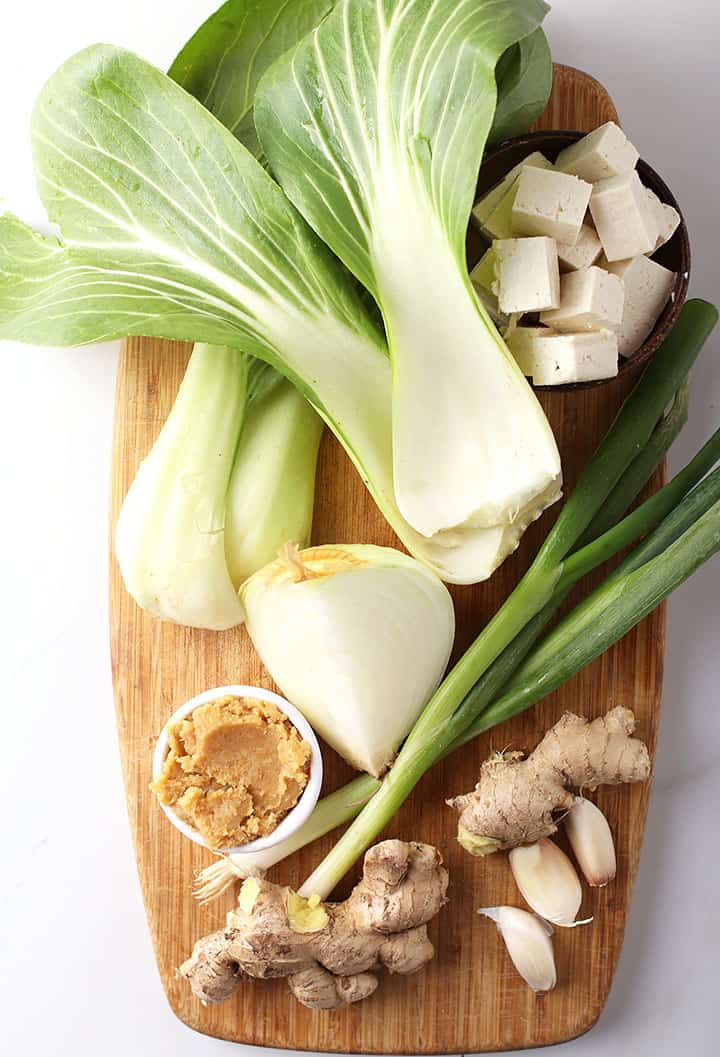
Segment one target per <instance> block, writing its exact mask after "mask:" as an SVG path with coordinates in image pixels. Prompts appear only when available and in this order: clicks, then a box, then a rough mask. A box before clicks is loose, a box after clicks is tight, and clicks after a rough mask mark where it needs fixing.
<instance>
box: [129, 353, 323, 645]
mask: <svg viewBox="0 0 720 1057" xmlns="http://www.w3.org/2000/svg"><path fill="white" fill-rule="evenodd" d="M321 432H322V422H321V420H320V418H318V416H317V415H316V414H315V412H314V411H313V409H312V408H311V407H310V405H309V404H308V403H307V401H306V400H304V399H303V397H302V396H301V395H300V394H299V393H298V392H297V390H295V389H294V388H293V386H292V385H290V383H289V382H287V381H286V380H285V379H284V378H283V377H282V376H281V375H279V374H277V372H275V371H273V370H272V368H269V367H266V365H265V364H263V363H261V362H260V361H258V360H253V359H252V357H250V356H247V355H245V354H244V353H242V352H240V351H239V350H238V349H230V348H225V347H219V346H212V345H196V346H195V348H194V349H193V352H192V355H191V357H190V361H189V363H188V367H187V371H186V373H185V377H184V378H183V381H182V383H181V386H180V390H179V392H178V395H177V398H176V400H175V403H174V405H173V408H172V410H171V412H170V414H169V416H168V418H167V420H166V422H165V425H164V426H163V428H162V430H161V432H160V435H159V437H158V438H157V440H156V442H155V444H154V445H153V447H152V449H151V451H150V453H149V454H148V456H147V457H146V458H145V459H144V460H143V461H142V463H141V464H140V467H139V469H138V472H137V474H136V476H135V479H134V480H133V482H132V484H131V486H130V489H129V491H128V493H127V496H126V497H125V501H124V502H123V505H122V508H121V510H120V516H119V518H118V523H117V527H116V531H115V554H116V557H117V560H118V564H119V566H120V571H121V573H122V576H123V580H124V582H125V586H126V588H127V590H128V592H129V593H130V594H131V595H132V596H133V598H134V599H135V601H136V602H137V603H138V604H139V605H140V606H142V608H143V609H146V610H147V611H148V612H149V613H151V614H152V615H153V616H156V617H159V618H160V619H162V620H172V621H175V622H176V623H178V624H186V625H189V626H191V627H202V628H212V629H215V630H220V629H222V628H229V627H233V626H234V625H235V624H239V623H240V622H241V621H242V619H243V610H242V607H241V605H240V602H239V600H238V596H237V590H238V588H239V586H240V584H241V583H242V582H243V581H244V580H245V579H247V577H248V576H250V575H251V574H252V573H253V572H255V571H256V570H257V569H259V568H261V567H262V566H263V565H265V564H266V563H267V562H269V561H271V559H272V558H274V557H275V554H276V553H277V550H278V548H279V547H281V546H282V545H283V544H284V543H286V541H287V540H288V539H296V540H298V541H299V542H306V541H308V540H309V538H310V528H311V525H312V510H313V493H314V487H315V463H316V459H317V451H318V445H319V443H320V434H321Z"/></svg>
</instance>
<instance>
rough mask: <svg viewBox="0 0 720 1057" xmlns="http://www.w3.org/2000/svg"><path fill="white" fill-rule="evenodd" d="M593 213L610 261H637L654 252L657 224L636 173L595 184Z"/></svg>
mask: <svg viewBox="0 0 720 1057" xmlns="http://www.w3.org/2000/svg"><path fill="white" fill-rule="evenodd" d="M590 212H591V214H592V218H593V220H594V222H595V229H596V231H597V233H598V235H599V237H600V241H601V242H602V247H603V250H604V252H605V256H606V257H607V259H608V260H609V261H622V260H626V259H627V258H629V257H637V256H638V254H640V253H651V252H652V251H653V249H654V248H655V243H656V241H657V237H658V228H657V222H656V220H655V215H654V213H653V211H652V209H651V207H650V202H649V201H648V197H647V195H646V194H645V188H644V187H643V185H642V183H641V182H640V177H639V176H638V174H637V173H636V172H629V173H625V174H624V175H623V176H610V177H609V178H608V179H607V180H600V181H598V183H596V184H594V185H593V192H592V197H591V198H590Z"/></svg>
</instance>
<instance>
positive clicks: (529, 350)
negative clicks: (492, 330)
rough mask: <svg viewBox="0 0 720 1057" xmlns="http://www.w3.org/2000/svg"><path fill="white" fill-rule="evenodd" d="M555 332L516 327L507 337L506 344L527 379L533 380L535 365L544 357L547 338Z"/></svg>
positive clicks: (543, 328)
mask: <svg viewBox="0 0 720 1057" xmlns="http://www.w3.org/2000/svg"><path fill="white" fill-rule="evenodd" d="M554 333H555V331H554V330H551V329H550V328H549V327H515V329H514V330H513V331H512V332H511V333H510V334H507V335H506V337H505V344H506V345H507V347H508V348H509V349H510V352H511V353H512V354H513V358H514V360H515V362H516V363H517V365H518V367H519V368H520V370H521V371H522V373H523V374H524V375H525V377H526V378H532V376H533V371H534V370H535V364H536V362H537V361H538V358H541V357H542V347H543V341H544V339H545V338H548V337H550V335H551V334H554Z"/></svg>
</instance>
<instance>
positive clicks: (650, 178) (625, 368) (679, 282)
mask: <svg viewBox="0 0 720 1057" xmlns="http://www.w3.org/2000/svg"><path fill="white" fill-rule="evenodd" d="M585 135H586V133H585V132H570V131H561V130H557V131H556V130H551V131H541V132H528V133H527V134H526V135H524V136H516V137H515V138H514V139H509V140H506V141H505V142H504V143H501V144H500V145H499V146H498V147H496V148H495V149H494V150H492V151H490V152H489V153H488V154H487V155H486V156H485V159H484V160H483V163H482V166H481V168H480V176H479V178H478V185H477V198H480V197H482V195H484V194H486V192H487V191H489V190H490V188H491V187H494V186H495V184H497V183H499V182H500V180H502V178H503V176H505V175H506V173H508V172H509V171H510V169H512V167H513V166H514V165H517V163H518V162H520V161H522V160H523V158H526V157H527V156H528V154H531V153H532V152H533V151H536V150H539V151H542V153H543V154H544V155H545V157H546V158H547V159H548V161H555V159H556V158H557V156H558V154H559V153H560V151H561V150H562V149H563V148H564V147H567V146H569V145H570V144H571V143H574V142H575V141H576V140H579V139H582V137H583V136H585ZM637 171H638V175H639V176H640V179H641V180H642V182H643V183H644V184H645V186H646V187H649V188H650V189H651V190H652V191H654V192H655V194H656V195H657V196H658V198H659V199H660V201H661V202H665V203H666V204H667V205H671V206H674V208H675V209H677V211H678V213H680V224H679V226H678V228H677V231H676V232H675V233H674V235H673V237H672V238H671V239H670V240H669V241H668V242H666V243H665V245H664V246H661V247H660V249H659V250H658V251H657V253H654V254H653V260H656V261H657V262H658V264H662V265H663V266H664V267H665V268H670V270H671V271H673V272H675V276H676V278H675V285H674V287H673V289H672V293H671V295H670V300H669V301H668V302H667V304H666V305H665V307H664V308H663V310H662V312H661V313H660V316H659V318H658V321H657V323H656V324H655V327H654V328H653V330H652V332H651V334H650V335H649V336H648V337H647V339H646V340H645V343H644V344H643V345H641V346H640V348H639V349H638V351H637V352H636V353H635V354H634V355H633V356H630V357H629V358H628V359H625V358H624V357H622V356H621V357H620V366H619V370H618V374H619V375H622V374H629V373H631V372H633V373H634V372H636V371H637V369H638V367H640V366H642V365H644V364H646V363H648V362H649V360H651V359H652V357H653V356H654V354H655V352H656V351H657V349H658V348H659V347H660V345H662V343H663V341H664V340H665V338H666V337H667V334H668V333H669V331H670V330H671V329H672V327H673V325H674V323H675V320H676V319H677V317H678V314H679V312H680V309H681V308H682V305H683V302H684V300H685V297H686V296H687V289H688V282H689V279H690V240H689V238H688V232H687V227H686V226H685V221H684V219H683V216H682V211H681V210H680V207H679V206H678V204H677V202H676V200H675V198H674V196H673V194H672V192H671V191H670V189H669V187H668V186H667V184H666V183H665V181H664V180H663V179H662V177H661V176H659V175H658V174H657V173H656V172H655V170H654V169H653V168H651V166H649V165H648V163H647V162H645V161H642V159H641V160H640V161H639V162H638V164H637ZM486 249H487V242H486V241H485V240H484V239H483V237H482V235H481V234H480V232H479V231H478V230H477V229H476V228H475V225H474V224H472V223H471V224H470V227H469V229H468V236H467V259H468V267H469V268H473V267H474V265H475V264H477V262H478V261H479V260H480V257H481V256H482V255H483V253H484V252H485V250H486ZM612 381H613V379H612V378H603V379H600V380H598V381H596V382H579V383H576V384H574V385H552V386H537V388H539V389H548V390H554V391H556V392H558V391H560V392H562V391H567V390H570V389H589V388H591V387H593V386H597V385H605V384H607V382H612Z"/></svg>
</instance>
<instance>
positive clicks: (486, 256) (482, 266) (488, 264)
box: [470, 246, 497, 292]
mask: <svg viewBox="0 0 720 1057" xmlns="http://www.w3.org/2000/svg"><path fill="white" fill-rule="evenodd" d="M496 260H497V255H496V253H495V247H494V246H491V247H490V249H489V250H486V251H485V253H483V255H482V257H481V258H480V260H479V261H478V262H477V264H476V265H475V267H474V268H473V270H472V271H471V272H470V279H471V280H472V282H473V283H474V284H475V286H481V287H482V288H483V289H484V290H489V291H491V292H492V288H493V283H494V282H495V262H496Z"/></svg>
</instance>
